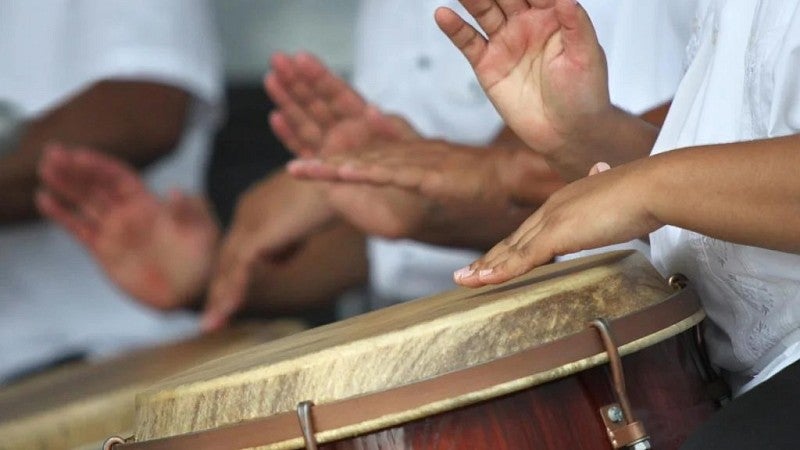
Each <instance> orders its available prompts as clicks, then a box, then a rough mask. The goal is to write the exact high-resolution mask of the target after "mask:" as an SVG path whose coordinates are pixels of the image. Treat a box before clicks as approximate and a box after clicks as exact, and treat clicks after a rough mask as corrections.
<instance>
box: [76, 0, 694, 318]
mask: <svg viewBox="0 0 800 450" xmlns="http://www.w3.org/2000/svg"><path fill="white" fill-rule="evenodd" d="M593 3H594V4H593V5H592V10H593V12H594V15H595V18H596V20H597V21H598V23H600V24H602V26H601V28H602V29H603V30H605V35H606V41H607V42H608V47H609V55H610V58H611V60H612V61H615V63H613V64H612V66H613V67H617V68H618V70H617V71H615V73H617V75H616V77H612V81H613V80H617V81H616V82H615V83H614V85H615V86H617V88H616V89H615V90H614V93H613V95H614V98H615V101H616V102H618V103H620V104H621V105H623V106H624V107H625V108H626V109H629V110H631V111H633V112H635V113H643V112H646V111H648V110H650V109H653V108H656V107H658V106H659V105H660V104H662V103H664V102H666V101H668V100H669V98H670V96H671V93H672V90H673V89H674V87H675V85H676V84H677V80H678V78H679V76H680V71H681V65H680V64H679V63H675V62H674V61H673V60H679V59H680V58H681V56H680V55H681V54H682V51H681V50H680V49H681V48H682V45H681V44H680V42H678V43H677V44H676V43H675V41H680V40H681V39H688V37H685V38H684V37H683V35H684V34H686V33H684V31H682V29H681V28H680V27H676V26H675V25H674V24H673V23H671V22H668V23H666V24H665V25H663V26H662V25H659V23H660V22H659V18H660V17H661V16H662V15H663V13H664V11H663V10H664V8H662V7H660V6H659V3H658V2H657V1H655V0H653V1H648V2H647V9H646V11H647V14H644V15H642V17H641V19H642V20H639V21H637V22H635V23H628V22H625V21H624V20H622V19H623V18H624V15H623V14H621V11H624V10H625V9H630V8H631V7H632V5H633V4H634V3H635V2H631V3H630V4H628V3H626V2H623V4H620V5H616V4H615V5H614V6H613V7H610V6H608V5H606V4H604V3H603V2H600V1H597V2H593ZM639 3H641V2H639ZM438 4H439V2H437V1H427V0H426V1H416V2H401V3H396V2H395V3H392V2H382V1H364V2H362V4H361V10H360V16H359V21H358V23H359V26H358V29H357V42H356V44H357V60H356V67H355V77H354V82H355V85H356V87H358V88H359V89H360V91H361V92H362V93H363V94H364V97H362V96H361V95H360V94H359V93H357V92H355V91H354V90H353V89H352V88H351V87H350V86H349V85H347V83H345V82H344V81H342V80H340V79H339V78H338V77H335V76H334V75H332V74H331V73H330V72H328V71H327V69H325V68H324V66H322V65H321V63H319V61H316V60H315V59H314V58H312V57H310V56H308V55H299V56H296V57H288V56H285V55H277V56H276V57H274V58H273V64H272V65H273V74H271V75H270V76H269V77H268V78H267V83H266V84H267V89H268V91H269V93H270V94H271V95H272V96H273V98H275V100H276V103H278V105H279V106H280V109H279V111H278V112H277V113H276V114H274V115H273V117H272V125H273V127H274V128H275V131H276V133H277V134H278V135H279V136H280V137H281V138H282V139H283V140H284V142H285V143H286V145H287V147H289V148H290V149H293V150H294V151H295V152H297V153H299V154H302V155H316V156H320V155H329V154H342V153H344V154H346V155H355V156H358V155H368V154H370V152H375V151H378V152H393V154H392V158H391V159H395V160H396V159H398V158H403V159H404V160H406V161H407V160H412V159H416V158H417V156H419V155H424V157H423V158H420V159H419V160H424V161H427V162H429V163H430V164H429V165H428V166H427V167H425V168H426V169H427V170H429V171H431V172H434V173H446V172H447V171H445V170H438V169H439V168H440V166H441V168H442V169H443V168H445V167H447V166H448V165H456V168H458V169H459V172H458V177H459V180H460V183H459V185H462V186H464V189H463V191H465V192H466V195H469V192H474V191H475V189H474V184H475V183H480V184H481V185H482V186H484V187H485V186H487V185H488V186H489V187H492V188H493V191H492V194H491V195H485V196H484V198H482V199H480V200H481V201H480V202H479V203H480V206H478V205H477V204H474V203H475V202H473V208H463V207H462V204H463V202H461V201H460V198H459V197H460V196H461V195H464V194H465V192H455V193H452V192H449V191H448V192H445V193H444V194H443V193H441V192H433V193H431V192H425V193H422V194H426V195H420V193H418V192H417V193H412V194H413V195H409V194H408V193H404V192H402V191H399V190H397V189H375V188H368V187H367V188H365V187H354V188H352V189H350V188H347V187H343V188H341V189H339V188H335V189H322V188H321V187H320V186H319V185H317V184H313V183H304V182H300V181H294V180H292V179H291V178H290V177H287V176H286V174H283V173H279V174H276V175H275V176H272V177H270V178H269V179H267V180H264V181H263V182H262V183H260V184H259V185H257V186H255V187H254V188H252V189H250V190H249V191H248V192H247V193H246V194H245V195H244V196H243V197H242V201H240V203H239V207H237V214H236V220H234V223H233V226H232V227H231V230H230V232H229V233H228V235H227V236H226V237H225V239H224V240H223V241H222V243H221V247H220V257H219V261H218V262H217V264H216V267H217V269H216V271H215V273H214V274H213V275H212V277H211V279H210V280H209V281H208V282H210V285H209V290H208V292H209V300H208V302H207V306H206V319H207V320H206V325H207V327H208V328H215V327H217V326H220V325H221V324H222V323H223V322H224V320H226V318H227V317H229V316H230V315H231V314H232V313H233V312H234V311H236V310H237V309H238V308H239V307H240V306H241V305H242V304H243V303H247V306H248V307H250V308H253V307H255V308H259V306H258V304H259V303H263V305H264V306H265V307H267V310H269V311H271V313H274V312H275V310H274V307H275V306H278V303H280V304H284V305H285V304H288V303H290V301H288V300H287V301H285V302H284V301H280V300H278V299H276V298H275V295H271V294H270V293H269V292H267V294H266V295H264V296H259V295H256V297H260V298H254V296H253V295H252V294H253V291H258V290H259V289H257V288H256V289H253V287H252V286H251V285H252V284H253V283H252V282H251V281H250V280H254V281H255V283H256V284H258V283H259V282H260V280H262V279H269V280H271V281H269V282H267V283H264V284H265V285H266V286H268V287H269V288H270V291H272V293H274V292H275V289H276V287H277V286H281V285H283V283H282V282H281V281H280V279H279V278H280V277H277V278H276V277H274V276H273V275H275V274H276V273H280V270H282V269H281V266H284V265H285V264H284V262H286V261H287V260H286V259H285V257H284V256H285V253H286V252H285V250H286V249H287V248H290V249H295V248H306V247H307V246H298V245H296V244H297V243H298V242H306V241H307V240H308V236H318V237H317V238H316V239H318V240H325V239H327V238H325V237H324V236H319V235H318V233H317V231H319V230H320V229H325V227H326V226H329V225H330V224H331V221H332V220H333V218H334V217H336V216H338V219H336V220H338V221H342V219H344V221H347V222H351V223H352V224H354V225H355V226H357V227H358V228H360V229H361V230H362V231H363V232H366V233H370V234H373V235H375V236H389V237H392V238H414V239H417V240H419V241H425V242H427V243H421V242H419V241H412V240H401V241H392V240H387V239H381V238H378V237H373V238H370V241H369V247H368V248H369V266H368V267H369V282H370V283H369V284H370V285H371V293H372V305H371V307H380V306H384V305H386V304H389V303H392V302H397V301H402V300H405V299H409V298H414V297H420V296H424V295H428V294H431V293H434V292H438V291H441V290H444V289H447V288H448V287H450V286H452V281H451V280H450V276H449V273H450V272H451V271H452V270H453V269H454V268H456V267H458V266H459V265H461V264H464V263H465V262H467V261H468V260H469V259H471V258H474V257H475V256H476V255H477V254H476V253H475V251H474V250H473V249H475V248H487V247H486V246H487V245H490V244H491V243H492V242H494V240H496V239H497V237H498V236H501V235H503V234H505V233H507V232H510V231H511V230H512V229H513V228H514V227H516V226H517V225H518V224H519V223H520V221H521V219H522V218H523V217H526V216H527V215H528V214H529V213H530V212H531V211H532V208H535V206H537V205H539V204H541V203H542V202H543V201H544V200H545V199H546V198H547V196H548V195H550V194H551V193H552V192H553V191H554V190H555V189H558V188H560V187H561V186H562V185H563V182H562V181H561V180H560V178H559V176H558V175H556V174H555V173H554V172H553V171H552V170H551V169H550V168H549V166H547V164H546V163H545V162H544V161H543V159H542V158H541V157H539V156H536V155H535V154H533V153H531V152H528V151H526V150H525V149H524V147H523V146H521V143H520V142H519V140H518V139H517V138H516V137H514V136H513V133H508V132H507V130H506V132H504V133H500V134H499V136H498V133H499V132H500V126H501V124H500V122H499V118H498V116H497V114H496V112H495V111H494V108H493V106H492V105H491V104H490V103H489V102H488V100H487V99H486V98H485V97H484V96H483V94H482V93H481V91H480V87H479V85H478V83H477V81H476V79H475V78H474V76H473V75H471V74H470V70H469V67H468V65H467V64H466V63H465V62H464V61H463V60H462V58H461V56H460V54H459V53H458V51H456V50H455V49H453V48H451V46H450V44H449V42H448V41H447V39H446V38H445V37H444V36H443V35H442V34H441V32H440V31H439V30H438V29H437V28H436V26H435V24H434V22H433V20H432V16H433V12H434V10H435V8H436V6H438ZM449 4H450V5H451V6H458V4H457V2H455V1H452V2H450V3H449ZM425 18H427V20H423V19H425ZM653 27H659V28H658V29H659V30H662V31H663V35H664V36H663V37H662V39H659V40H658V41H656V40H654V39H653V40H637V39H632V38H631V36H635V35H636V34H637V33H639V32H640V31H638V30H639V28H648V29H649V28H653ZM631 43H636V45H638V47H637V46H636V45H634V46H633V47H630V46H631ZM655 53H659V54H661V55H662V56H663V59H664V60H666V61H673V63H672V64H671V65H666V64H665V65H664V66H663V67H660V66H657V65H656V64H655V61H662V59H658V60H656V58H655V57H654V54H655ZM626 68H630V69H631V70H632V71H633V75H627V74H624V73H623V71H624V69H626ZM656 74H658V75H659V77H655V76H654V75H656ZM367 102H371V105H369V104H368V103H367ZM325 108H327V109H328V111H327V112H326V113H322V112H320V111H325ZM337 110H338V111H337ZM315 114H316V115H315ZM398 116H401V117H402V118H404V119H401V118H399V117H398ZM334 119H335V120H334ZM405 119H407V121H406V120H405ZM491 141H494V142H491ZM478 150H479V151H478ZM488 150H492V151H488ZM431 158H437V159H436V160H435V161H434V160H432V159H431ZM98 164H100V163H98ZM100 165H102V164H100ZM465 167H473V168H478V169H479V170H471V171H465V170H464V169H465ZM495 167H496V168H497V170H496V171H494V169H491V170H492V173H489V172H487V171H486V168H495ZM117 173H119V172H117ZM512 174H514V175H512ZM500 175H502V176H500ZM530 179H536V180H537V182H536V183H531V182H530V181H529V180H530ZM489 180H491V181H489ZM519 181H523V182H522V183H520V182H519ZM453 185H454V184H442V185H441V186H440V187H444V188H445V190H446V191H447V190H448V189H449V187H451V186H453ZM107 188H108V189H114V188H113V187H107ZM507 191H508V192H514V193H515V198H511V199H509V198H508V196H507V195H506V194H505V192H507ZM139 192H140V194H141V195H139V196H136V198H142V197H144V196H146V195H149V194H146V193H144V191H142V190H140V191H139ZM287 196H290V197H291V198H292V199H293V201H292V202H289V203H287V202H286V201H285V198H286V197H287ZM450 197H453V198H450ZM132 198H133V197H132ZM78 206H80V205H78ZM73 209H74V210H80V209H81V207H77V208H73ZM486 216H492V217H494V218H495V220H493V221H492V223H491V225H492V226H491V227H488V226H485V225H480V226H478V227H476V226H474V224H476V223H480V220H481V219H482V218H483V217H486ZM337 226H341V225H337ZM176 229H177V228H176ZM336 236H338V242H337V243H336V248H337V249H338V250H339V251H342V246H343V244H346V243H349V244H347V245H350V244H352V248H351V251H350V252H349V254H351V255H352V256H351V260H350V262H351V264H350V265H349V266H336V267H325V270H324V271H321V270H319V269H320V267H319V261H323V260H321V259H320V257H319V254H317V257H316V262H315V260H311V259H307V261H306V262H307V263H308V264H306V263H303V262H301V261H300V260H302V259H303V258H302V255H300V256H301V257H299V258H297V259H295V258H292V259H291V264H289V265H290V266H294V267H295V268H298V269H297V270H296V271H295V272H298V273H303V272H304V273H306V276H307V277H309V279H313V278H314V277H315V276H319V274H320V273H324V274H325V275H326V280H327V279H330V280H339V282H338V284H337V283H327V282H319V280H317V282H315V283H313V284H312V283H296V284H297V285H303V286H318V287H320V289H318V290H316V292H307V293H306V294H307V295H304V297H303V298H298V297H297V296H295V295H294V294H292V293H291V292H289V291H284V290H280V292H281V293H282V296H283V298H285V299H291V302H294V303H297V305H295V308H302V307H303V305H304V304H306V303H307V302H310V303H317V302H319V301H321V299H322V298H323V297H324V298H325V299H329V298H331V297H332V296H335V294H337V293H338V292H339V291H340V290H341V289H343V288H346V287H349V286H352V285H353V284H354V283H358V282H359V280H362V277H363V276H364V274H362V273H361V270H364V269H363V268H364V267H366V265H365V263H366V262H365V261H363V259H362V257H360V256H356V255H357V253H358V252H359V251H360V250H358V247H359V246H361V245H362V244H361V243H360V242H358V239H356V237H355V236H352V235H350V234H348V239H342V235H341V233H340V234H337V235H336ZM166 242H170V243H172V244H173V245H176V244H175V243H176V242H179V240H177V239H171V240H170V239H168V240H166ZM431 244H438V245H440V246H437V245H431ZM168 245H169V244H168ZM441 245H443V246H446V247H448V248H445V247H442V246H441ZM155 247H157V248H164V245H156V246H155ZM453 247H462V248H463V247H468V248H469V249H461V250H456V249H454V248H453ZM139 253H140V254H141V253H142V252H141V251H140V252H139ZM171 254H183V253H182V252H171ZM208 254H209V255H211V254H212V252H208ZM274 255H282V256H281V257H280V258H277V261H280V264H278V263H277V262H276V259H275V258H274V257H273V256H274ZM98 258H100V259H103V258H102V257H101V256H98ZM209 258H210V256H208V257H206V258H205V259H209ZM106 259H108V258H106ZM111 259H112V260H113V258H111ZM200 259H202V258H197V259H196V260H200ZM327 260H328V259H325V260H324V261H327ZM160 261H162V262H163V261H167V262H169V261H170V259H168V258H162V259H161V260H160ZM265 261H266V262H267V263H266V265H267V266H268V267H266V268H265V270H260V269H264V267H263V266H264V265H265ZM105 267H106V269H107V272H109V273H111V274H112V277H114V275H113V273H114V272H119V271H114V270H113V267H112V268H111V269H110V270H109V267H110V265H109V264H106V265H105ZM162 269H163V271H164V272H165V273H168V272H170V269H169V268H168V267H163V264H162ZM173 272H174V271H173ZM256 273H258V275H256ZM129 278H130V277H129ZM167 278H169V277H167ZM283 278H287V277H283ZM115 279H116V280H117V282H118V283H119V284H121V285H122V286H123V288H125V286H134V289H133V290H135V291H137V292H132V290H131V289H129V292H132V293H133V294H134V295H135V296H137V297H138V298H140V299H141V300H142V301H144V302H146V303H148V304H153V305H154V306H160V307H164V305H169V306H180V305H181V304H183V303H185V298H186V296H185V295H182V294H180V291H181V290H182V288H181V286H176V285H174V284H173V285H172V287H171V288H169V287H168V288H165V289H164V290H163V291H162V294H163V295H154V294H153V293H152V292H141V289H140V288H141V286H143V285H144V284H143V283H140V282H133V281H131V280H127V281H128V282H125V280H123V281H120V280H119V277H115ZM291 279H293V280H295V279H296V278H295V277H291ZM401 279H402V280H405V281H403V282H399V281H398V280H401ZM206 283H207V282H206V281H204V282H202V283H200V285H201V289H202V286H205V284H206ZM248 286H250V287H249V288H248ZM337 286H338V287H337ZM136 288H139V289H136ZM246 292H250V294H251V295H250V296H249V298H248V299H247V302H245V298H246ZM157 297H161V298H167V299H168V300H158V299H157ZM154 299H155V300H154Z"/></svg>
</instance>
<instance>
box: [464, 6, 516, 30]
mask: <svg viewBox="0 0 800 450" xmlns="http://www.w3.org/2000/svg"><path fill="white" fill-rule="evenodd" d="M460 2H461V4H462V5H464V8H465V9H466V10H467V12H468V13H469V14H470V15H471V16H472V17H474V18H475V20H476V21H477V22H478V25H480V26H481V28H482V29H483V31H484V32H486V34H487V35H488V36H490V37H491V36H492V35H493V34H495V33H496V32H497V31H499V30H500V29H501V28H503V25H505V23H506V16H505V14H504V13H503V10H502V8H500V5H499V4H498V1H497V0H460ZM508 3H512V2H508ZM514 3H515V2H514Z"/></svg>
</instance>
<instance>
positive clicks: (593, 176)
mask: <svg viewBox="0 0 800 450" xmlns="http://www.w3.org/2000/svg"><path fill="white" fill-rule="evenodd" d="M640 162H641V161H640ZM640 162H634V163H631V164H629V165H627V166H621V167H618V168H616V169H614V170H608V169H609V166H608V164H606V163H598V164H596V165H595V166H594V167H593V168H592V170H591V171H590V176H589V177H586V178H584V179H581V180H578V181H575V182H573V183H571V184H569V185H567V186H566V187H564V188H563V189H561V190H559V191H557V192H556V193H555V194H553V195H552V196H551V197H550V199H549V200H548V201H547V202H546V203H545V204H544V205H543V206H542V207H541V208H539V209H538V210H537V211H536V212H535V213H534V214H533V215H532V216H531V217H530V218H529V219H528V220H526V221H525V223H523V224H522V226H520V227H519V229H518V230H517V231H515V232H514V233H513V234H512V235H511V236H509V237H508V238H506V239H505V240H503V241H502V242H500V243H499V244H497V245H496V246H495V247H494V248H492V249H491V250H490V251H489V252H488V253H487V254H486V255H484V256H483V257H482V258H480V259H478V260H477V261H475V262H474V263H472V264H471V265H469V266H468V267H465V268H463V269H460V270H458V271H457V272H456V273H455V274H454V279H455V281H456V283H458V284H461V285H463V286H470V287H478V286H482V285H485V284H496V283H502V282H504V281H507V280H510V279H512V278H514V277H516V276H519V275H522V274H523V273H525V272H527V271H529V270H531V269H533V268H534V267H537V266H540V265H542V264H546V263H548V262H549V261H551V260H552V259H553V258H554V257H556V256H560V255H566V254H570V253H575V252H578V251H581V250H589V249H593V248H599V247H603V246H606V245H611V244H618V243H622V242H627V241H630V240H632V239H636V238H639V237H641V236H644V235H647V234H648V233H650V232H651V231H654V230H656V229H658V228H659V227H661V226H662V225H663V224H662V223H659V222H658V220H656V219H655V217H654V216H653V215H652V214H651V213H650V212H649V211H648V208H647V201H646V200H645V199H644V197H643V196H642V195H641V190H640V189H637V188H636V187H635V186H637V185H639V186H641V185H644V184H646V182H647V180H642V179H641V177H642V175H641V173H640V172H639V171H637V170H636V167H635V166H636V165H637V164H639V163H640ZM637 177H638V178H639V179H637ZM638 183H644V184H638Z"/></svg>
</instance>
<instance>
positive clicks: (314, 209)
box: [202, 173, 335, 330]
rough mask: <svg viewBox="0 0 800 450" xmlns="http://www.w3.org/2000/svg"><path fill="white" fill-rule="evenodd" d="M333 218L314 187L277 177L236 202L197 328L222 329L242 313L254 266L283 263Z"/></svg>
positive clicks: (328, 207)
mask: <svg viewBox="0 0 800 450" xmlns="http://www.w3.org/2000/svg"><path fill="white" fill-rule="evenodd" d="M334 218H335V216H334V210H333V209H332V208H331V207H330V206H329V205H328V203H327V200H326V199H325V196H324V193H323V191H322V189H321V188H320V186H319V185H318V184H316V183H310V182H302V181H297V180H295V179H293V178H292V177H290V176H288V175H287V174H285V173H279V174H277V175H274V176H272V177H270V178H267V179H265V180H264V181H261V182H260V183H258V184H256V185H255V186H253V187H252V188H250V189H249V190H248V191H247V192H246V193H245V194H243V195H242V196H241V197H240V198H239V201H238V203H237V206H236V212H235V214H234V219H233V224H232V225H231V229H230V231H229V232H228V234H227V236H226V237H225V239H224V241H223V243H222V246H221V249H220V256H219V259H218V261H217V265H216V269H215V270H214V273H213V275H212V279H211V284H210V288H209V297H208V300H207V303H206V308H205V311H204V314H203V322H202V326H203V328H204V329H205V330H214V329H217V328H220V327H222V326H223V325H225V323H226V322H227V321H228V320H229V318H230V317H231V316H232V315H233V314H234V313H235V312H236V311H237V310H239V309H240V308H241V307H242V305H243V303H244V301H245V298H246V295H247V291H248V287H249V285H250V281H251V278H252V276H253V269H254V267H255V266H256V264H257V263H258V262H259V261H261V260H265V261H268V262H280V261H281V260H283V259H285V258H287V255H289V254H291V253H293V251H294V250H295V249H296V248H297V247H298V246H300V245H302V244H303V243H304V241H305V240H306V238H308V237H309V236H310V235H311V234H313V233H315V232H317V231H319V230H320V229H323V228H324V227H326V226H327V225H329V224H331V223H332V222H333V221H334Z"/></svg>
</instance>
